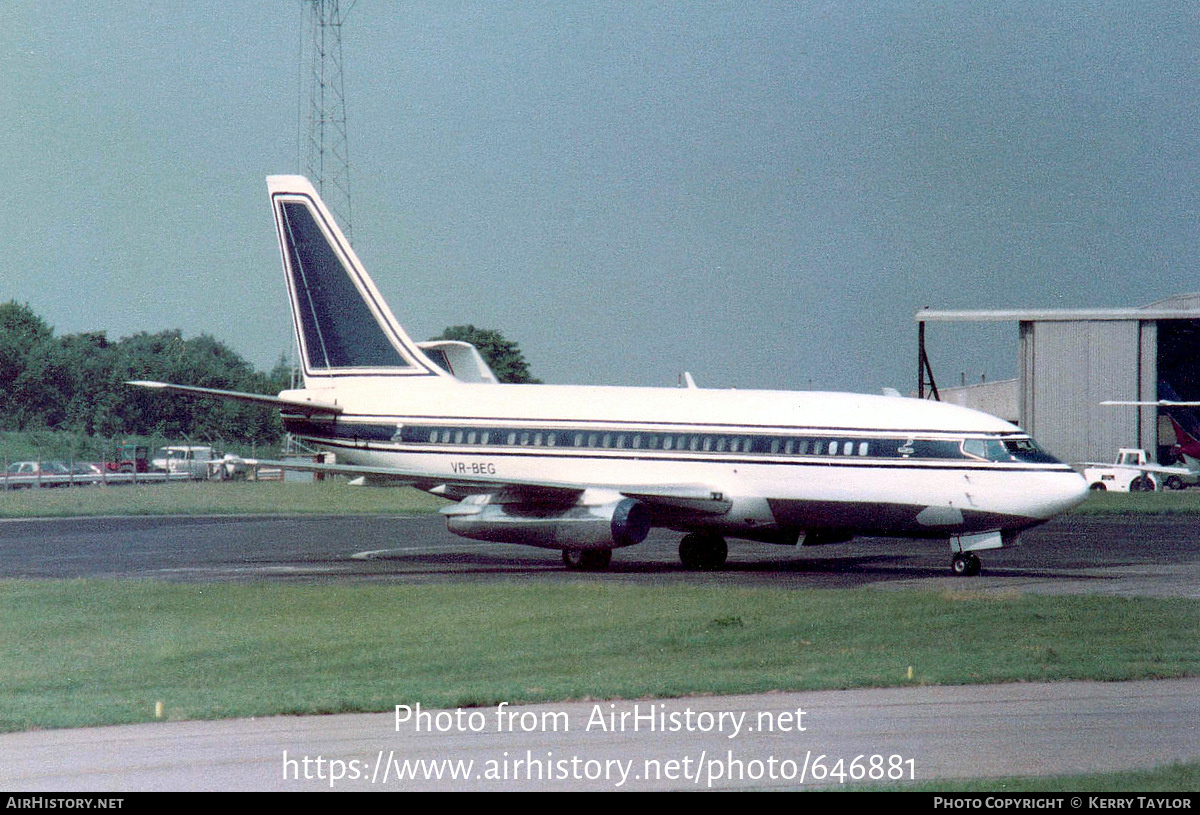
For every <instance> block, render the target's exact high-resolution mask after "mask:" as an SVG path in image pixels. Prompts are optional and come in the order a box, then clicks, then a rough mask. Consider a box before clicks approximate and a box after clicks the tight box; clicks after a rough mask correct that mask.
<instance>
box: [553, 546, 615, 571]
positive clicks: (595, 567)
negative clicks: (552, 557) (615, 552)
mask: <svg viewBox="0 0 1200 815" xmlns="http://www.w3.org/2000/svg"><path fill="white" fill-rule="evenodd" d="M562 559H563V564H564V565H566V567H567V568H568V569H572V570H574V571H580V572H602V571H604V570H605V569H607V568H608V566H609V564H610V563H612V550H611V549H563V550H562Z"/></svg>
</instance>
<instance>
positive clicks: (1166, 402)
mask: <svg viewBox="0 0 1200 815" xmlns="http://www.w3.org/2000/svg"><path fill="white" fill-rule="evenodd" d="M1100 404H1102V405H1134V406H1141V407H1200V402H1181V401H1178V400H1176V399H1158V400H1156V401H1154V402H1134V401H1129V402H1124V401H1118V400H1116V399H1108V400H1105V401H1103V402H1101V403H1100Z"/></svg>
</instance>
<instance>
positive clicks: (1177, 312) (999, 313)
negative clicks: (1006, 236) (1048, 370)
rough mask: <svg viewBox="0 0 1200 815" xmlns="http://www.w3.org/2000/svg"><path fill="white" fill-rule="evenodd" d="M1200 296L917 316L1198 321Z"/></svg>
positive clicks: (928, 319) (929, 319)
mask: <svg viewBox="0 0 1200 815" xmlns="http://www.w3.org/2000/svg"><path fill="white" fill-rule="evenodd" d="M1197 319H1200V294H1178V295H1175V296H1174V297H1168V298H1166V299H1165V300H1159V301H1157V302H1154V303H1151V304H1150V305H1148V306H1142V307H1141V308H1041V309H1038V308H1035V309H991V310H987V309H985V310H968V309H934V308H923V309H921V310H920V311H918V312H917V313H916V321H917V322H918V323H986V322H1065V321H1077V320H1197Z"/></svg>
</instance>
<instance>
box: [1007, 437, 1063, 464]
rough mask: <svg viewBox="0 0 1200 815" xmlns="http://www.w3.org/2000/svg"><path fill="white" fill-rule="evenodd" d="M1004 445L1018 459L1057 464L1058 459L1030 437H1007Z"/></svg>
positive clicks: (1033, 462)
mask: <svg viewBox="0 0 1200 815" xmlns="http://www.w3.org/2000/svg"><path fill="white" fill-rule="evenodd" d="M1004 446H1005V448H1006V449H1007V450H1008V452H1009V453H1011V454H1012V457H1013V458H1015V459H1016V460H1017V461H1025V462H1029V463H1031V464H1055V463H1057V462H1058V459H1056V458H1055V457H1054V456H1052V455H1050V454H1049V453H1047V452H1046V451H1045V450H1043V449H1042V448H1040V447H1038V446H1037V443H1036V442H1035V441H1034V440H1033V439H1031V438H1028V437H1026V438H1023V439H1005V440H1004Z"/></svg>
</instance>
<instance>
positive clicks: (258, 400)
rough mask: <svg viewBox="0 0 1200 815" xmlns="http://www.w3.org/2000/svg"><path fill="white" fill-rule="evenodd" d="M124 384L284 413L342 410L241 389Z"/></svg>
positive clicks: (332, 413) (319, 413)
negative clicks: (218, 399)
mask: <svg viewBox="0 0 1200 815" xmlns="http://www.w3.org/2000/svg"><path fill="white" fill-rule="evenodd" d="M125 384H126V385H136V386H137V387H139V388H152V389H154V390H161V391H170V392H172V393H187V394H191V395H193V396H217V397H220V398H221V399H232V400H234V401H236V402H247V403H249V404H252V405H265V406H267V407H273V408H278V409H279V410H282V411H284V412H285V413H299V414H301V415H304V416H314V415H317V416H336V415H338V414H339V413H341V412H342V408H341V407H340V406H339V405H330V404H326V403H324V402H309V401H301V400H299V399H281V398H279V397H278V396H267V395H266V394H262V393H244V392H242V391H225V390H220V389H219V388H200V387H196V386H195V385H172V384H171V383H169V382H150V381H146V380H135V381H132V382H126V383H125Z"/></svg>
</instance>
